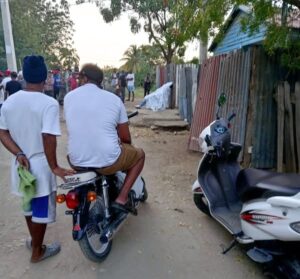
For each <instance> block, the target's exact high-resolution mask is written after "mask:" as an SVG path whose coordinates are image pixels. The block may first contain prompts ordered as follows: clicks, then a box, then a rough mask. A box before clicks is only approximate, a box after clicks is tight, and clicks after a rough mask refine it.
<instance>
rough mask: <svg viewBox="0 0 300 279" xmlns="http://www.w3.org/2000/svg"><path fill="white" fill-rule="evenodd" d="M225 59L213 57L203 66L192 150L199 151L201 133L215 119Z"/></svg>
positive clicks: (190, 146) (193, 123)
mask: <svg viewBox="0 0 300 279" xmlns="http://www.w3.org/2000/svg"><path fill="white" fill-rule="evenodd" d="M224 57H225V56H224V55H220V56H216V57H212V58H210V59H207V60H206V61H204V63H203V64H202V65H201V71H200V79H199V86H198V96H197V100H196V106H195V112H194V116H193V121H192V125H191V132H190V138H189V143H188V147H189V149H190V150H194V151H199V142H198V137H199V133H200V132H201V131H202V130H203V129H204V128H205V127H206V126H207V125H208V124H209V123H210V122H211V121H212V120H213V119H214V118H215V104H216V96H217V84H218V79H219V67H220V62H221V61H222V59H224Z"/></svg>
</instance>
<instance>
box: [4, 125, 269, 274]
mask: <svg viewBox="0 0 300 279" xmlns="http://www.w3.org/2000/svg"><path fill="white" fill-rule="evenodd" d="M62 128H63V132H64V134H63V136H62V137H60V138H59V146H58V151H59V161H60V162H61V163H62V165H64V166H67V163H66V160H65V154H66V133H65V126H64V123H62ZM131 131H132V135H133V140H134V142H135V144H136V145H138V146H142V147H143V148H144V150H145V152H146V156H147V158H146V165H145V170H144V172H143V176H144V178H145V180H146V183H147V188H148V192H149V199H148V202H147V203H146V204H144V205H142V206H141V207H140V208H139V215H138V216H137V217H134V216H132V217H130V218H129V219H128V220H127V222H126V224H125V225H124V226H123V227H122V228H121V230H120V231H119V233H118V234H117V236H116V238H115V239H114V243H113V248H112V252H111V254H110V255H109V257H108V258H107V260H106V261H105V262H103V263H101V264H96V263H93V262H90V261H88V260H87V259H86V258H85V257H84V256H83V254H82V253H81V250H80V248H79V246H78V244H77V243H76V242H74V241H73V240H72V236H71V217H70V216H65V215H64V210H65V206H64V205H63V206H61V205H60V206H58V218H57V222H56V223H55V224H53V225H50V226H49V229H48V231H47V235H46V241H48V242H49V241H52V240H54V239H57V240H59V241H60V242H61V243H62V251H61V253H60V254H58V255H57V256H55V257H53V258H51V259H47V260H46V261H44V262H41V263H39V264H35V265H34V264H30V263H29V258H30V254H29V251H27V250H26V248H25V243H24V241H25V238H26V237H27V236H28V234H27V229H26V226H25V221H24V218H23V217H22V215H21V213H20V205H19V200H18V199H17V198H15V197H14V196H12V195H11V194H10V190H9V158H10V156H9V154H8V153H7V152H6V150H5V149H4V148H3V146H2V145H1V146H0V177H1V181H0V183H1V185H0V187H1V195H0V213H1V214H0V278H1V279H11V278H18V279H19V278H20V279H21V278H22V279H54V278H55V279H57V278H63V279H68V278H70V279H71V278H72V279H77V278H78V279H79V278H88V279H96V278H97V279H100V278H101V279H117V278H118V279H129V278H130V279H142V278H143V279H168V278H170V279H171V278H172V279H183V278H184V279H194V278H202V279H214V278H215V279H218V278H222V279H232V278H235V279H239V278H240V279H247V278H249V279H250V278H263V277H262V274H261V271H260V269H259V268H258V267H257V266H256V265H255V264H253V263H252V262H251V261H250V260H248V258H247V257H246V256H245V255H244V254H243V253H242V251H241V250H240V249H239V248H238V247H236V248H234V249H233V250H232V251H230V252H229V253H228V254H227V255H225V256H224V255H222V254H221V250H222V249H221V245H228V244H229V243H230V241H231V237H230V235H229V234H228V233H227V232H226V231H224V229H222V228H221V227H220V226H219V225H217V224H216V223H214V222H213V221H212V220H211V219H210V218H209V217H207V216H205V215H203V214H202V213H201V212H199V211H198V210H197V208H196V207H195V206H194V204H193V202H192V195H191V185H192V183H193V181H194V179H195V175H196V168H197V165H198V160H199V156H200V155H199V154H198V153H190V152H188V151H187V148H186V145H187V139H188V132H187V131H183V132H177V134H176V135H175V134H174V133H173V132H166V131H159V132H157V131H152V130H151V129H147V128H136V127H131Z"/></svg>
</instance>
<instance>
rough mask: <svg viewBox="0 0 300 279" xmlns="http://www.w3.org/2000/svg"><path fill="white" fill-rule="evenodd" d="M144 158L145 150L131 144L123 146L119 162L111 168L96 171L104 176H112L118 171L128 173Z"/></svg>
mask: <svg viewBox="0 0 300 279" xmlns="http://www.w3.org/2000/svg"><path fill="white" fill-rule="evenodd" d="M142 157H143V150H142V149H141V148H136V147H134V146H132V145H131V144H127V143H122V144H121V154H120V156H119V158H118V159H117V161H116V162H115V163H114V164H112V165H111V166H108V167H105V168H100V169H96V171H97V172H99V173H101V174H103V175H111V174H114V173H116V172H117V171H127V170H129V169H131V168H132V167H133V166H134V165H135V164H136V163H137V162H138V161H139V160H140V159H141V158H142Z"/></svg>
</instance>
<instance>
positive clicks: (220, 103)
mask: <svg viewBox="0 0 300 279" xmlns="http://www.w3.org/2000/svg"><path fill="white" fill-rule="evenodd" d="M226 100H227V98H226V95H225V93H221V95H220V96H219V98H218V106H219V107H222V106H223V105H224V104H225V103H226Z"/></svg>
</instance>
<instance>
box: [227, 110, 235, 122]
mask: <svg viewBox="0 0 300 279" xmlns="http://www.w3.org/2000/svg"><path fill="white" fill-rule="evenodd" d="M235 117H236V113H235V112H233V113H232V114H231V115H230V116H229V117H228V122H230V121H231V120H232V119H233V118H235Z"/></svg>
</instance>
